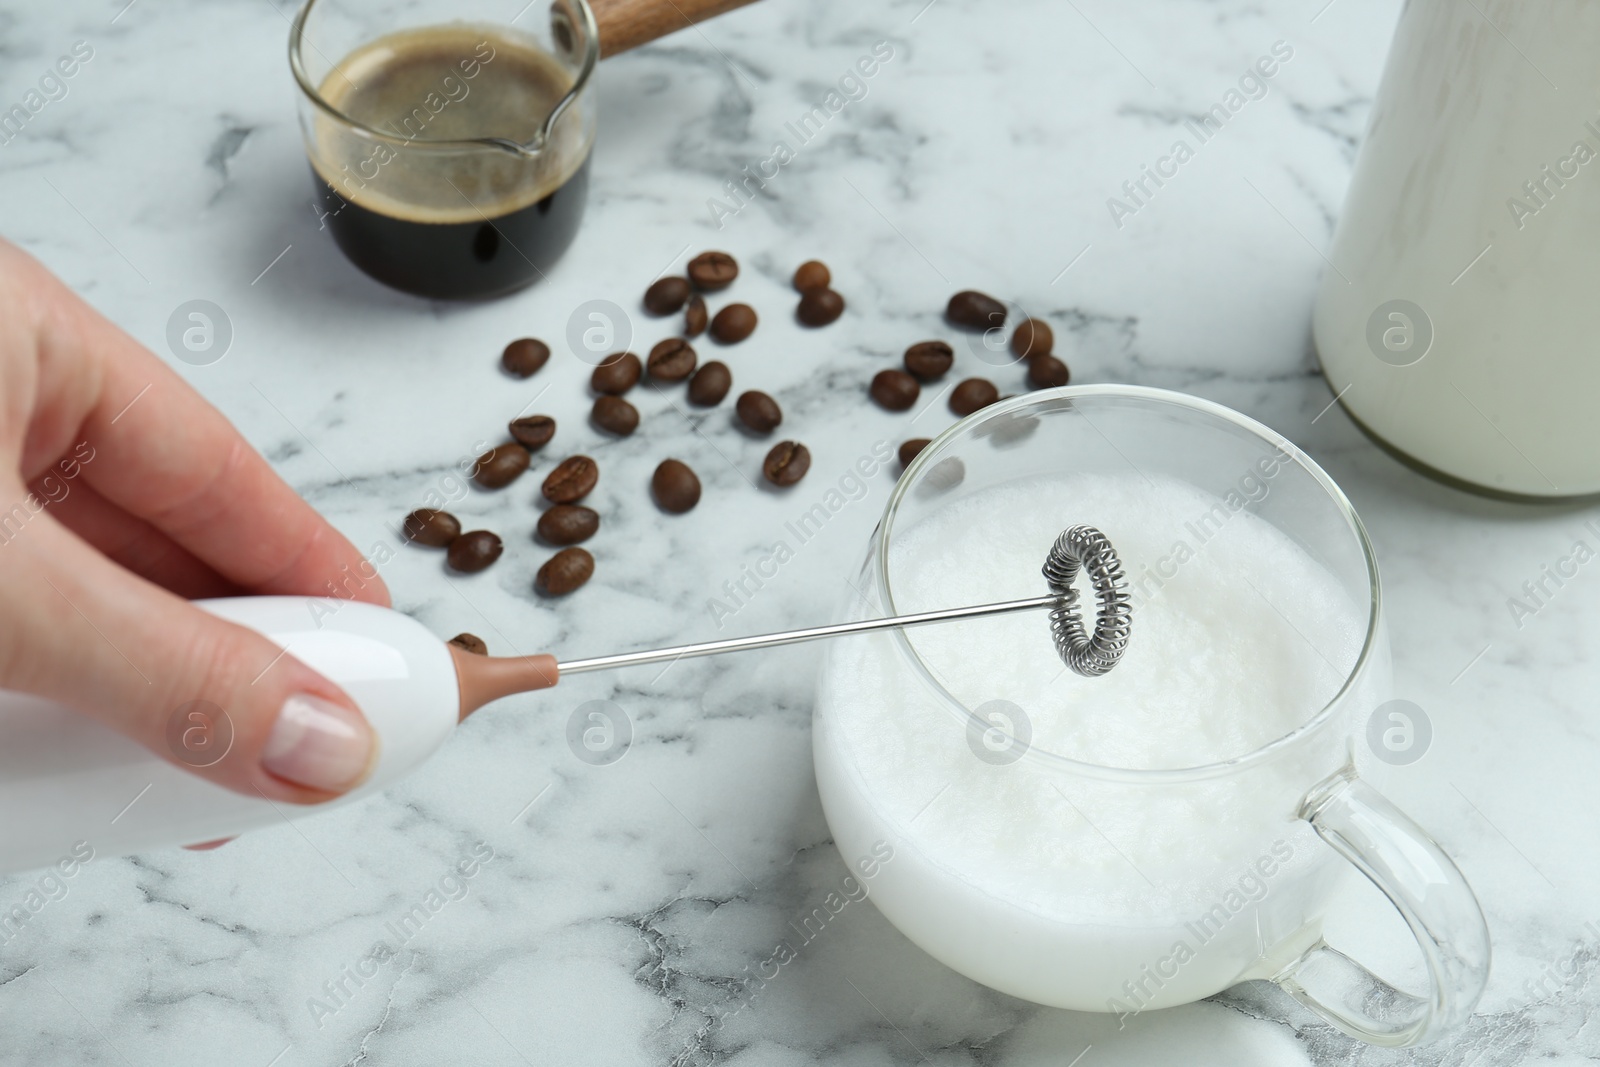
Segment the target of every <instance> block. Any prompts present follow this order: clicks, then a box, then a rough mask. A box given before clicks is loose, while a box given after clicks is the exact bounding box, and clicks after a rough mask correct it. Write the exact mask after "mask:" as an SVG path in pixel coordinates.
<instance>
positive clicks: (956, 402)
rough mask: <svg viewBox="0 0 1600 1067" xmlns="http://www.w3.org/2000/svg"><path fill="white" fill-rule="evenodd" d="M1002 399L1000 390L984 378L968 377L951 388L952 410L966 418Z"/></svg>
mask: <svg viewBox="0 0 1600 1067" xmlns="http://www.w3.org/2000/svg"><path fill="white" fill-rule="evenodd" d="M999 399H1000V390H998V389H996V388H995V387H994V383H993V382H991V381H988V380H987V379H984V378H968V379H967V380H966V381H964V382H962V383H961V384H960V385H958V386H956V387H955V388H954V389H952V390H950V410H951V411H953V412H955V413H956V414H957V415H960V416H962V417H963V418H965V417H966V416H968V415H971V414H972V413H973V412H974V411H977V410H978V409H979V408H986V407H988V406H989V405H990V404H993V403H994V402H995V401H996V400H999Z"/></svg>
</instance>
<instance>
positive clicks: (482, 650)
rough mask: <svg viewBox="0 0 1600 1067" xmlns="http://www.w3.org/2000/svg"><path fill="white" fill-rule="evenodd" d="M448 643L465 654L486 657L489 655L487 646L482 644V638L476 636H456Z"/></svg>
mask: <svg viewBox="0 0 1600 1067" xmlns="http://www.w3.org/2000/svg"><path fill="white" fill-rule="evenodd" d="M449 643H450V644H452V645H455V646H456V647H457V648H459V649H461V650H463V651H465V652H471V653H472V654H473V655H474V656H487V655H488V654H489V646H488V645H486V644H484V643H483V638H481V637H479V636H478V635H477V634H456V635H455V636H454V637H452V638H451V639H450V641H449Z"/></svg>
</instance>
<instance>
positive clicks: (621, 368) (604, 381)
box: [589, 352, 644, 396]
mask: <svg viewBox="0 0 1600 1067" xmlns="http://www.w3.org/2000/svg"><path fill="white" fill-rule="evenodd" d="M642 373H644V368H643V366H642V365H641V364H640V363H639V357H638V356H636V355H634V354H633V353H632V352H613V353H611V354H610V355H609V356H607V357H606V361H605V362H604V363H602V364H600V365H599V366H598V367H596V368H595V369H594V373H593V374H591V375H590V376H589V388H591V389H593V390H594V391H595V392H597V393H609V394H611V395H612V396H621V395H622V394H623V393H626V392H627V391H628V390H629V389H632V388H633V387H634V386H636V385H638V384H639V375H640V374H642Z"/></svg>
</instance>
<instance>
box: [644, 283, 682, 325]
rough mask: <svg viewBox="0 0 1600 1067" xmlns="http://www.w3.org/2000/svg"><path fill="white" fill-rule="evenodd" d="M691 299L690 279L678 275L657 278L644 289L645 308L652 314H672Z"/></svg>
mask: <svg viewBox="0 0 1600 1067" xmlns="http://www.w3.org/2000/svg"><path fill="white" fill-rule="evenodd" d="M688 299H689V279H688V278H680V277H678V276H677V275H668V276H667V277H665V278H657V279H656V280H655V282H654V283H653V284H652V285H651V286H650V288H648V289H646V290H645V291H644V309H645V310H646V311H648V312H650V314H652V315H670V314H672V313H673V312H674V311H677V310H678V309H679V308H681V307H683V305H684V303H685V302H686V301H687V300H688Z"/></svg>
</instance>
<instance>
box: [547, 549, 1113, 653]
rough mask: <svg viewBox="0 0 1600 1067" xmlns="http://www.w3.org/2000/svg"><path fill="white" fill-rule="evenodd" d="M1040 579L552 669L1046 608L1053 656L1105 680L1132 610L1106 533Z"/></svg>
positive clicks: (1053, 559)
mask: <svg viewBox="0 0 1600 1067" xmlns="http://www.w3.org/2000/svg"><path fill="white" fill-rule="evenodd" d="M1080 570H1082V571H1083V573H1084V574H1085V575H1087V576H1088V578H1089V583H1090V584H1091V585H1092V586H1094V590H1095V595H1096V597H1097V599H1098V600H1099V614H1098V616H1097V617H1096V619H1095V626H1094V632H1093V633H1092V634H1091V633H1089V632H1088V631H1087V630H1086V629H1085V627H1084V624H1083V620H1082V618H1081V617H1080V615H1079V613H1078V591H1077V590H1076V589H1074V588H1073V586H1072V582H1073V580H1074V579H1075V578H1076V577H1077V575H1078V572H1079V571H1080ZM1044 575H1045V580H1046V581H1047V582H1048V584H1049V586H1050V589H1051V591H1050V592H1049V593H1046V594H1044V595H1042V596H1036V597H1029V598H1027V599H1025V600H1007V601H1003V602H1001V603H998V604H974V605H971V606H969V607H964V608H944V609H942V610H939V611H923V612H917V613H916V614H912V615H896V616H894V617H892V618H887V619H864V620H862V621H861V622H844V623H839V624H837V625H834V626H812V627H810V628H808V629H804V630H789V631H786V632H784V633H776V634H759V635H757V636H754V637H731V638H728V639H727V640H724V641H702V642H700V643H699V644H694V645H678V646H677V647H675V648H657V649H651V650H649V651H646V652H624V653H621V654H619V655H615V656H595V657H593V658H591V659H575V660H571V661H569V662H566V663H560V664H557V668H556V669H557V670H558V671H559V672H560V673H561V674H562V675H568V674H583V673H585V672H586V671H604V670H610V669H611V668H613V667H636V666H639V665H640V664H645V663H664V662H669V661H672V660H678V659H690V658H693V657H695V656H715V655H718V654H719V653H723V652H742V651H744V650H745V649H751V648H773V647H775V646H777V645H792V644H796V643H798V642H801V641H815V640H818V639H820V638H824V637H838V636H841V635H843V634H859V633H867V632H869V631H872V630H887V629H889V628H891V627H896V626H921V625H923V624H925V623H930V622H949V621H951V620H954V619H981V618H985V617H987V616H990V615H1009V614H1010V613H1012V612H1014V611H1032V610H1034V609H1037V608H1049V609H1050V630H1051V633H1052V635H1053V636H1054V638H1055V644H1056V652H1057V653H1059V654H1060V656H1061V659H1062V661H1063V662H1065V663H1066V664H1067V666H1069V667H1071V668H1072V669H1073V670H1074V671H1076V672H1078V673H1079V674H1082V675H1086V676H1089V677H1094V676H1096V675H1101V674H1105V673H1106V672H1107V671H1109V670H1110V669H1111V668H1112V667H1115V666H1116V665H1117V661H1118V660H1119V659H1121V658H1122V654H1123V652H1125V651H1126V650H1127V647H1128V634H1129V630H1130V627H1131V626H1132V619H1133V604H1132V601H1131V599H1130V597H1129V594H1128V590H1127V583H1126V580H1125V579H1124V576H1123V573H1122V563H1121V561H1120V560H1118V558H1117V553H1116V549H1114V548H1112V547H1111V542H1110V541H1108V540H1106V536H1105V534H1103V533H1101V532H1100V531H1099V530H1097V529H1095V528H1094V527H1093V526H1074V527H1072V528H1070V529H1068V530H1064V531H1062V533H1061V536H1060V537H1058V538H1056V542H1055V544H1054V545H1052V546H1051V548H1050V555H1049V557H1048V558H1047V559H1046V560H1045V564H1044Z"/></svg>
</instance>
